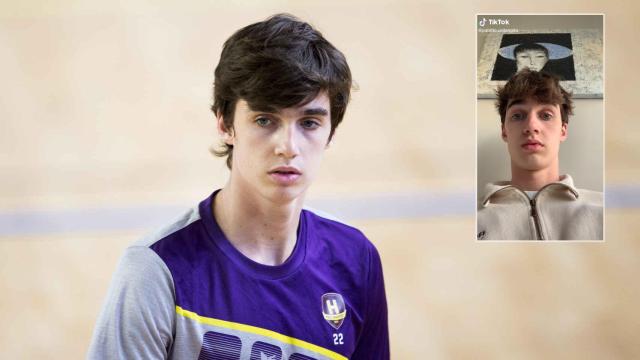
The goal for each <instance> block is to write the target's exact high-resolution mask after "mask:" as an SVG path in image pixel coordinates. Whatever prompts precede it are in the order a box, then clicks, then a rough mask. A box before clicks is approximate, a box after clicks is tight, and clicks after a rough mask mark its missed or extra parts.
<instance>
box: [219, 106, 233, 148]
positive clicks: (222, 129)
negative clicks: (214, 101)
mask: <svg viewBox="0 0 640 360" xmlns="http://www.w3.org/2000/svg"><path fill="white" fill-rule="evenodd" d="M216 121H217V129H218V135H220V138H221V139H222V141H223V142H224V143H225V144H227V145H233V142H234V140H235V136H234V134H233V128H232V129H227V127H226V126H225V125H224V117H223V116H222V114H220V113H218V114H217V115H216Z"/></svg>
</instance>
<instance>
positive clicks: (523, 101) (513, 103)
mask: <svg viewBox="0 0 640 360" xmlns="http://www.w3.org/2000/svg"><path fill="white" fill-rule="evenodd" d="M524 103H525V100H524V99H518V100H513V101H511V102H510V103H508V104H507V110H509V109H510V108H511V107H512V106H515V105H520V104H524ZM539 104H540V105H542V106H550V107H552V108H553V107H555V106H556V105H559V104H551V103H539Z"/></svg>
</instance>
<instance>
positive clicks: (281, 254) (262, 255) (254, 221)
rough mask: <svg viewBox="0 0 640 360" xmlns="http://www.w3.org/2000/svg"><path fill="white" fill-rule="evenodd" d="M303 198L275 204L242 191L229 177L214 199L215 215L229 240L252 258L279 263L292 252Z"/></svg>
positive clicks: (262, 261)
mask: <svg viewBox="0 0 640 360" xmlns="http://www.w3.org/2000/svg"><path fill="white" fill-rule="evenodd" d="M302 200H303V199H302V198H300V199H295V200H292V201H289V202H285V203H275V202H273V201H271V200H269V199H266V198H264V197H262V196H260V195H259V194H258V195H256V194H251V192H250V191H240V189H239V186H237V185H234V184H233V182H232V181H231V180H230V181H229V182H228V183H227V185H226V186H225V187H224V188H223V189H222V190H220V192H218V194H217V195H216V197H215V199H214V202H213V214H214V216H215V218H216V221H217V222H218V225H219V226H220V228H221V229H222V232H223V233H224V234H225V236H226V237H227V239H228V240H229V242H230V243H231V244H232V245H233V246H234V247H235V248H236V249H237V250H238V251H240V252H241V253H242V254H243V255H245V256H246V257H248V258H249V259H251V260H253V261H255V262H257V263H260V264H264V265H280V264H282V263H284V262H285V261H286V260H287V258H288V257H289V256H290V255H291V253H292V252H293V249H294V248H295V245H296V241H297V230H298V224H299V222H300V212H301V211H302Z"/></svg>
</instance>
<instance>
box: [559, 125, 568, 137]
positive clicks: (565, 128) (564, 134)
mask: <svg viewBox="0 0 640 360" xmlns="http://www.w3.org/2000/svg"><path fill="white" fill-rule="evenodd" d="M567 125H568V124H567V123H565V122H563V123H562V128H561V129H560V141H565V140H567V136H568V135H569V127H568V126H567Z"/></svg>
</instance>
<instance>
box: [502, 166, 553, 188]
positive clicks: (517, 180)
mask: <svg viewBox="0 0 640 360" xmlns="http://www.w3.org/2000/svg"><path fill="white" fill-rule="evenodd" d="M558 180H560V175H559V170H558V164H557V162H556V163H555V164H554V165H553V166H549V167H548V168H545V169H541V170H526V169H522V168H519V167H516V166H514V164H513V163H512V164H511V185H513V186H515V187H517V188H518V189H520V190H523V191H538V190H540V189H542V187H544V186H545V185H547V184H549V183H552V182H555V181H558Z"/></svg>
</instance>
